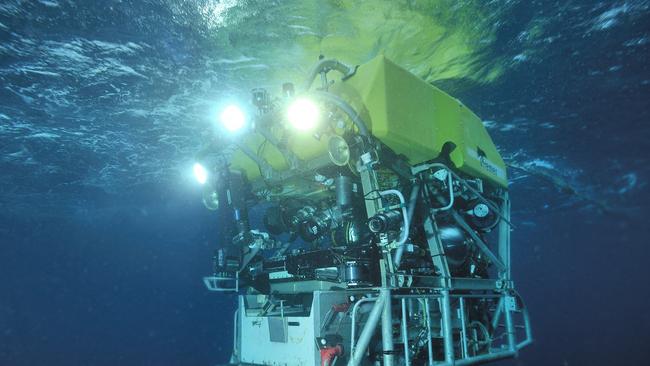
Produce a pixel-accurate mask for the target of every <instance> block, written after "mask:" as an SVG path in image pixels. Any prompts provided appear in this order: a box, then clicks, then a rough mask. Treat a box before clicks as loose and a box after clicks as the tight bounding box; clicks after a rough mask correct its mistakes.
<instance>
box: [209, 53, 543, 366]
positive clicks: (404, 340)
mask: <svg viewBox="0 0 650 366" xmlns="http://www.w3.org/2000/svg"><path fill="white" fill-rule="evenodd" d="M331 71H337V72H339V73H341V74H343V78H342V79H341V80H338V81H334V80H331V78H330V76H331V74H330V72H331ZM318 77H320V81H321V85H320V87H319V88H317V89H315V90H314V89H313V88H312V85H311V84H313V82H314V80H315V79H317V78H318ZM309 103H311V104H309ZM253 104H254V106H255V107H256V109H257V115H256V116H255V117H254V118H251V119H250V120H249V121H248V125H247V127H245V128H244V130H243V132H238V133H237V134H235V135H233V136H230V137H228V136H227V135H226V136H219V138H218V139H217V142H216V143H215V142H214V141H213V142H211V143H210V144H208V147H206V149H205V150H204V151H202V152H201V153H200V154H199V155H198V156H197V160H198V161H199V162H200V163H201V164H203V165H205V166H207V167H208V168H206V170H205V174H204V177H203V178H205V179H203V180H205V182H204V183H205V184H204V187H205V194H204V202H205V203H206V207H208V208H209V209H212V210H215V209H216V210H222V212H224V213H230V214H232V217H233V226H232V231H231V233H232V236H230V235H228V236H226V237H225V238H223V240H222V241H221V242H220V243H219V244H220V245H219V247H218V248H217V250H216V253H215V256H214V274H213V275H212V276H208V277H205V278H204V283H205V285H206V287H207V288H208V289H209V290H211V291H217V292H220V291H230V292H236V293H238V294H239V297H238V299H239V300H238V310H237V311H236V313H235V317H234V349H233V352H232V356H231V359H230V362H231V364H233V365H287V366H290V365H328V366H331V365H343V364H347V365H371V364H373V365H374V364H376V363H377V362H379V363H381V364H383V365H422V364H429V365H470V364H476V363H485V362H488V361H492V360H497V359H502V358H508V357H515V356H516V355H517V353H518V351H519V350H520V349H522V348H523V347H525V346H527V345H528V344H530V343H531V342H532V333H531V327H530V321H529V316H528V312H527V309H526V307H525V305H524V302H523V300H522V299H521V297H520V296H519V295H518V294H517V293H516V291H515V290H514V284H513V281H512V279H511V263H510V232H511V230H512V228H513V225H512V223H511V222H510V201H509V197H508V192H507V179H506V173H505V164H504V163H503V160H502V159H501V157H500V156H499V154H498V152H497V149H496V147H495V146H494V144H493V142H492V140H491V139H490V137H489V135H488V134H487V131H486V130H485V128H484V127H483V125H482V124H481V121H480V119H478V117H476V115H474V114H473V113H472V112H471V111H469V110H468V109H467V108H466V107H465V106H464V105H462V103H460V102H458V101H457V100H455V99H453V98H452V97H450V96H448V95H447V94H445V93H443V92H442V91H440V90H439V89H437V88H435V87H433V86H431V85H429V84H427V83H425V82H423V81H422V80H420V79H418V78H417V77H415V76H413V75H412V74H410V73H408V72H407V71H405V70H403V69H401V68H400V67H398V66H396V65H395V64H393V63H392V62H390V61H389V60H386V59H385V58H384V57H383V56H380V57H378V58H376V59H374V60H371V61H369V62H368V63H367V64H364V65H360V66H357V67H349V66H347V65H345V64H342V63H341V62H338V61H335V60H330V59H323V60H321V61H320V62H319V63H318V64H317V65H316V66H315V67H314V69H313V70H312V72H311V73H310V75H309V76H308V78H307V83H306V84H305V85H304V86H303V87H302V89H301V90H300V92H298V93H296V92H294V88H293V86H292V85H291V84H285V85H284V86H283V95H282V96H281V97H278V98H272V97H271V96H270V95H269V94H268V93H267V92H266V91H265V90H263V89H255V90H254V91H253ZM296 105H298V106H299V107H304V108H303V109H302V110H299V109H298V107H296ZM296 110H299V111H301V112H304V113H302V114H297V115H292V113H293V112H292V111H296ZM287 111H289V112H287ZM306 113H307V114H306ZM308 113H312V114H313V115H309V114H308ZM316 117H318V118H316ZM226 122H227V121H226ZM306 122H309V123H306ZM231 125H232V124H231ZM242 125H244V124H243V123H242ZM197 164H198V163H197ZM203 165H202V166H203ZM255 205H262V206H265V208H266V212H265V214H264V215H263V216H264V217H263V220H262V221H263V224H262V226H263V227H260V228H255V229H252V228H251V224H250V221H249V218H248V209H249V208H250V207H252V206H255Z"/></svg>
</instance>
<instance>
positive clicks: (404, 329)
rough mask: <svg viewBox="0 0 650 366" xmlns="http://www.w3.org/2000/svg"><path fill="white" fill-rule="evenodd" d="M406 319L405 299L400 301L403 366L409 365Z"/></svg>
mask: <svg viewBox="0 0 650 366" xmlns="http://www.w3.org/2000/svg"><path fill="white" fill-rule="evenodd" d="M407 323H408V318H407V317H406V299H404V298H403V299H402V343H404V366H410V365H411V357H410V355H409V333H408V324H407Z"/></svg>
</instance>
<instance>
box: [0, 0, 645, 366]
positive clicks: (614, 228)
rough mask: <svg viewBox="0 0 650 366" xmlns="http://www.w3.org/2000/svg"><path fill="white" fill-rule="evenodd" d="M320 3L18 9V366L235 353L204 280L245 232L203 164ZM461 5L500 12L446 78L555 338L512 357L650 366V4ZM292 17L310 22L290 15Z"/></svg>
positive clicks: (1, 262) (6, 292) (2, 360)
mask: <svg viewBox="0 0 650 366" xmlns="http://www.w3.org/2000/svg"><path fill="white" fill-rule="evenodd" d="M299 3H303V2H290V1H289V2H282V1H267V2H265V1H252V0H249V1H246V0H242V1H236V0H221V1H218V0H212V1H208V0H203V1H185V2H175V1H162V0H161V1H153V0H152V1H135V0H133V1H117V0H115V1H102V2H98V1H90V0H88V1H80V0H77V1H74V0H66V1H64V0H56V1H55V0H48V1H45V0H41V1H18V0H16V1H3V2H0V81H1V84H0V172H1V173H0V365H115V364H120V365H189V364H194V365H213V364H217V363H219V362H224V361H226V360H227V358H228V356H229V353H230V348H231V346H232V345H231V343H232V341H231V339H232V325H233V324H232V317H231V314H232V311H233V309H234V298H233V297H229V296H226V295H214V294H211V293H208V292H207V291H206V290H205V288H204V287H203V285H202V283H201V277H202V276H203V275H205V274H209V273H210V271H211V257H212V255H213V250H214V247H215V243H216V241H217V240H218V239H219V237H220V235H221V232H220V229H221V228H222V225H221V223H222V222H223V221H224V218H221V217H218V216H215V215H214V214H212V213H210V212H208V211H206V210H205V209H204V208H203V206H202V204H201V199H200V196H201V195H200V190H199V189H198V188H197V187H196V185H194V184H193V182H192V180H191V179H192V178H191V176H190V169H189V167H190V166H191V162H192V158H193V154H194V153H196V151H197V150H198V148H199V145H200V144H201V142H202V141H203V140H202V139H203V138H204V137H205V135H206V133H207V132H206V125H207V122H206V121H208V120H209V116H210V115H211V113H213V109H212V108H213V105H214V104H215V103H216V102H215V101H218V100H220V99H223V98H225V97H227V96H229V95H237V94H240V93H242V92H244V93H245V92H247V91H248V90H249V89H250V88H251V87H253V86H255V85H256V84H258V83H262V84H264V83H265V82H264V80H262V76H264V75H266V74H268V75H271V74H272V70H274V69H276V68H278V67H280V66H282V65H280V64H279V62H278V61H277V60H278V59H280V57H281V56H282V55H284V54H286V53H287V52H289V53H290V52H297V51H296V50H295V49H294V48H291V49H275V48H274V47H278V45H279V44H280V45H281V44H283V43H282V42H281V41H282V39H283V37H287V34H286V33H285V32H286V31H287V29H290V30H292V31H295V32H302V33H300V34H298V33H296V34H292V36H293V37H302V36H305V34H307V36H308V35H309V32H316V30H315V26H314V21H312V19H311V18H310V17H312V18H316V17H317V15H318V14H314V13H309V12H308V11H307V10H301V9H302V8H300V7H299V6H298V4H299ZM313 3H314V4H315V6H316V7H317V8H318V6H320V5H323V6H325V5H324V4H326V3H327V4H329V5H328V6H330V7H332V6H334V5H332V4H333V3H336V2H335V1H332V2H325V1H324V2H313ZM376 3H381V2H376ZM416 3H417V2H416V1H415V2H414V1H404V2H403V5H404V6H405V7H408V6H416ZM453 3H454V4H457V5H453V4H451V3H450V7H451V6H454V8H453V9H452V11H451V16H450V18H449V19H451V22H452V23H453V22H454V21H455V20H456V19H458V22H459V23H460V19H461V18H462V16H461V15H462V14H461V13H462V12H463V11H465V9H466V8H467V7H474V6H476V7H478V8H480V10H481V11H484V12H485V13H486V14H490V16H486V18H485V19H476V24H475V25H476V26H478V24H479V23H480V24H481V26H485V24H483V23H481V22H489V29H490V30H491V33H490V37H489V39H488V38H486V39H478V40H476V44H480V45H483V46H481V47H480V48H477V49H476V50H475V56H476V57H475V58H473V59H472V64H471V65H472V68H469V67H468V66H466V65H467V64H462V65H465V66H464V67H465V68H466V69H467V70H468V71H467V72H466V73H465V74H463V73H462V72H461V73H456V74H455V75H453V77H446V78H444V79H439V80H433V82H434V84H436V85H438V86H440V87H441V88H443V89H445V90H448V91H450V92H451V93H453V94H454V95H455V96H456V97H458V98H459V99H461V100H463V102H464V103H465V104H466V105H468V106H469V107H470V108H472V109H473V110H474V111H475V112H476V113H477V114H478V115H480V116H481V117H482V118H483V119H484V124H485V125H486V127H487V128H488V130H489V132H490V133H491V135H492V137H493V139H494V140H495V142H496V144H497V145H498V146H499V148H500V149H501V152H502V154H503V156H504V158H505V159H506V161H507V163H508V164H509V166H510V175H511V179H512V184H511V192H512V193H511V197H512V201H513V214H512V215H513V219H514V221H515V223H516V225H517V229H516V231H514V232H513V261H514V271H513V275H514V278H515V281H516V284H517V287H518V290H519V292H520V293H521V294H522V295H523V297H524V298H525V299H526V300H527V305H528V307H529V308H530V311H531V314H532V318H533V331H534V335H535V340H536V341H535V344H534V345H533V346H532V347H530V348H528V349H525V350H524V351H522V353H521V355H520V358H519V359H517V360H514V361H506V362H503V364H516V365H601V364H603V365H604V364H624V363H629V364H642V363H643V361H642V360H644V359H647V358H648V357H650V348H648V347H647V345H646V344H647V342H648V341H649V340H650V336H649V335H648V331H647V329H648V328H649V327H650V315H649V314H650V313H649V312H648V310H647V309H648V306H650V285H649V283H648V278H650V266H648V258H650V248H649V246H648V239H647V238H648V235H650V221H649V220H648V218H647V212H648V210H649V209H650V194H649V191H648V179H649V178H650V168H649V165H648V163H649V162H650V142H649V141H650V127H649V126H648V123H649V122H650V105H649V102H648V100H650V70H649V68H650V66H649V65H650V53H649V51H650V2H648V1H641V0H637V1H633V0H628V1H505V0H504V1H490V2H471V1H460V2H453ZM400 4H402V3H400ZM286 7H297V8H300V9H299V10H297V11H305V13H304V14H302V15H301V16H296V17H294V18H291V19H290V20H291V22H289V21H288V18H285V17H283V16H282V14H284V11H285V10H286ZM343 11H345V10H343ZM321 15H322V14H321ZM431 16H434V15H431ZM449 19H447V20H448V21H449ZM301 22H302V23H301ZM304 24H308V25H304ZM287 25H291V26H292V27H288V28H287ZM432 26H433V25H432ZM472 26H474V25H473V24H472V23H469V24H468V23H462V24H461V25H460V26H459V27H462V28H467V29H469V28H471V27H472ZM486 29H488V28H486ZM261 32H264V33H268V34H271V35H274V36H273V37H276V38H272V40H274V42H276V43H272V44H271V45H269V43H268V42H269V39H270V38H264V37H262V36H261V35H260V33H261ZM445 34H446V36H448V37H451V36H452V35H453V34H455V33H453V32H451V31H449V32H447V33H445ZM269 37H271V36H269ZM382 37H388V35H386V34H377V38H378V39H379V38H382ZM443 37H445V35H443ZM432 42H433V41H432ZM435 42H442V40H440V39H438V40H436V41H435ZM349 48H350V49H349V52H351V53H352V52H354V48H355V45H350V46H349ZM305 52H306V51H305ZM316 56H318V55H317V54H314V55H313V60H315V59H316ZM328 56H330V55H328ZM331 56H335V57H338V58H341V59H342V60H345V58H346V55H345V54H342V55H331ZM301 57H302V56H301ZM305 57H306V58H307V57H311V55H307V56H305ZM297 58H298V57H297ZM417 60H418V57H416V56H413V59H412V62H413V65H416V63H417ZM407 61H409V60H408V59H407ZM453 62H454V61H453V60H452V61H449V63H450V65H448V66H449V67H452V66H457V65H454V64H453ZM477 64H478V66H477ZM307 66H308V65H307ZM483 66H485V67H488V66H489V67H490V69H491V70H499V72H498V76H496V77H494V78H487V77H478V76H477V74H476V71H475V70H477V68H476V67H479V69H480V68H481V67H483ZM414 67H415V66H414ZM434 79H435V78H434Z"/></svg>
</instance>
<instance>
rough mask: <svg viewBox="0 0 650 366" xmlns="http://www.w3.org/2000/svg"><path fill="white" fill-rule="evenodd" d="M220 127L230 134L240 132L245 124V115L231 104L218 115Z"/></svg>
mask: <svg viewBox="0 0 650 366" xmlns="http://www.w3.org/2000/svg"><path fill="white" fill-rule="evenodd" d="M219 121H220V122H221V125H222V126H223V127H224V128H225V129H226V130H228V131H230V132H235V131H239V130H241V129H242V128H243V127H244V125H245V124H246V115H245V114H244V111H242V110H241V108H239V107H238V106H236V105H234V104H231V105H229V106H227V107H226V108H224V110H223V111H222V112H221V114H220V115H219Z"/></svg>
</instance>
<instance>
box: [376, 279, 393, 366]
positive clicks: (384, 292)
mask: <svg viewBox="0 0 650 366" xmlns="http://www.w3.org/2000/svg"><path fill="white" fill-rule="evenodd" d="M379 294H380V295H379V296H381V297H382V298H383V299H384V309H383V312H382V314H381V344H382V348H383V350H384V366H393V359H394V356H393V350H394V348H393V308H392V302H391V297H390V289H388V288H382V289H381V290H379Z"/></svg>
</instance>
